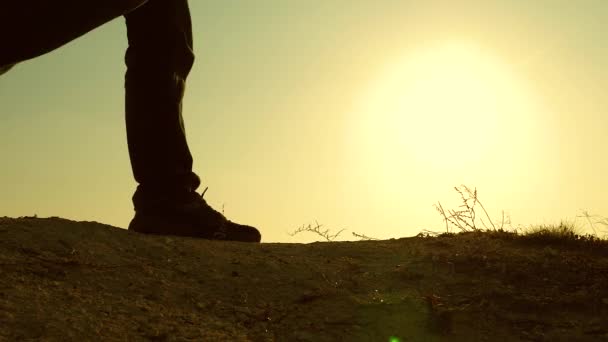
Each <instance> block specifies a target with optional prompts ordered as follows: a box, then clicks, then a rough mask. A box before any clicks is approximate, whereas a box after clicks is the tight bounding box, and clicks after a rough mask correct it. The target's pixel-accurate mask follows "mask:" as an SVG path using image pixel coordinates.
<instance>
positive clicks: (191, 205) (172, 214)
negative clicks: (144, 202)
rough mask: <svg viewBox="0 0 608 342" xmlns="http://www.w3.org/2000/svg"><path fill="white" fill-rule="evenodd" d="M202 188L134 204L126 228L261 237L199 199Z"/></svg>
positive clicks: (214, 237) (241, 238) (236, 238)
mask: <svg viewBox="0 0 608 342" xmlns="http://www.w3.org/2000/svg"><path fill="white" fill-rule="evenodd" d="M206 191H207V189H205V191H203V193H202V194H200V195H199V194H198V193H196V192H194V191H191V192H189V193H188V194H187V195H184V196H183V198H182V199H181V200H179V201H173V202H172V203H171V204H168V203H164V204H156V205H152V206H150V205H149V206H147V207H143V208H142V207H140V208H137V207H136V209H135V217H134V218H133V220H131V223H130V224H129V230H132V231H135V232H138V233H143V234H156V235H176V236H187V237H194V238H202V239H209V240H226V241H242V242H260V240H261V238H262V237H261V234H260V232H259V230H257V229H256V228H254V227H250V226H246V225H241V224H237V223H234V222H232V221H229V220H228V219H226V217H224V215H223V214H221V213H220V212H218V211H216V210H215V209H213V208H211V206H209V204H207V201H205V199H204V198H203V196H204V195H205V192H206ZM136 196H137V194H136ZM159 203H160V202H159Z"/></svg>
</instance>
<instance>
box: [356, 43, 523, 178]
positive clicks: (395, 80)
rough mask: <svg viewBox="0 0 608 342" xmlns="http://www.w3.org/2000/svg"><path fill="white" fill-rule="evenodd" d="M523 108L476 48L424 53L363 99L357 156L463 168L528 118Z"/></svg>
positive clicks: (514, 87)
mask: <svg viewBox="0 0 608 342" xmlns="http://www.w3.org/2000/svg"><path fill="white" fill-rule="evenodd" d="M527 102H528V99H527V97H526V96H525V92H524V91H523V88H522V87H521V86H520V85H519V84H518V82H517V81H516V80H515V79H514V77H513V76H512V74H511V73H510V72H508V68H506V66H504V65H503V64H501V63H500V62H499V61H498V60H496V59H494V58H491V56H488V55H487V54H485V53H484V51H482V50H481V49H480V48H478V47H476V46H475V45H470V44H464V43H462V44H461V43H451V44H444V45H441V46H436V47H433V48H429V49H425V50H422V51H419V52H417V53H413V54H409V55H407V56H406V57H405V58H404V59H403V60H401V61H399V62H398V63H396V64H393V65H390V66H389V67H388V68H387V70H386V71H385V72H384V73H382V74H381V75H380V78H379V80H378V81H377V82H375V83H374V84H373V85H372V87H371V89H370V90H369V91H368V92H367V96H365V98H364V101H363V103H362V104H361V106H360V108H359V110H360V115H359V118H358V123H357V125H358V128H357V131H358V140H359V141H358V145H359V147H360V148H359V149H358V151H359V152H364V151H366V150H367V153H370V154H371V155H374V156H376V157H379V156H384V157H386V158H385V160H386V159H389V160H392V161H393V162H399V160H402V159H407V160H408V161H409V162H410V163H411V161H412V159H414V161H415V162H416V163H417V165H420V163H419V162H423V164H424V165H425V166H427V167H428V166H434V167H441V168H460V167H465V166H466V165H467V164H470V163H471V162H473V161H480V160H482V159H483V157H484V156H485V155H487V154H488V153H491V152H492V149H493V147H494V146H495V145H496V144H498V143H500V139H501V137H503V138H504V137H505V134H504V132H501V128H504V125H505V124H506V123H512V121H513V120H514V118H516V117H521V115H522V114H525V113H526V112H529V108H528V103H527ZM364 153H365V152H364ZM384 166H386V165H384Z"/></svg>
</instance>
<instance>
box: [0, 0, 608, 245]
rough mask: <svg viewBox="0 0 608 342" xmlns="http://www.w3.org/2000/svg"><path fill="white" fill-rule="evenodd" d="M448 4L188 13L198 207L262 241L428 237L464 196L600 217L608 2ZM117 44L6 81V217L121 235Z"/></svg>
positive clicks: (605, 206)
mask: <svg viewBox="0 0 608 342" xmlns="http://www.w3.org/2000/svg"><path fill="white" fill-rule="evenodd" d="M455 3H456V2H454V1H430V0H426V1H406V0H399V1H396V0H395V1H389V0H376V1H352V0H349V1H347V0H318V1H317V0H315V1H284V0H263V1H255V2H253V1H237V0H232V1H222V2H217V1H191V5H190V6H191V11H192V16H193V22H194V34H195V53H196V55H197V61H196V64H195V67H194V69H193V71H192V73H191V75H190V78H189V83H188V89H187V95H186V99H185V101H184V118H185V120H186V129H187V133H188V139H189V143H190V148H191V151H192V153H193V155H194V159H195V171H196V172H197V173H198V174H199V175H200V176H201V178H202V179H203V186H202V188H201V189H200V190H202V189H204V187H206V186H209V190H208V192H207V194H206V195H205V197H206V198H207V199H208V200H209V202H210V203H211V204H212V205H214V206H215V207H217V208H219V209H221V207H222V205H223V206H224V211H225V213H226V215H227V216H228V217H229V218H230V219H232V220H234V221H237V222H244V223H249V224H253V225H257V226H259V227H260V228H261V230H262V234H263V241H266V242H269V241H298V242H307V241H311V240H312V239H313V238H314V236H308V235H307V236H304V235H302V236H296V237H293V238H292V237H290V236H288V235H287V231H290V230H293V229H295V228H297V227H299V226H301V225H303V224H308V223H312V222H314V221H315V220H316V221H318V222H319V223H323V224H324V225H325V226H326V227H327V228H330V229H333V230H335V231H337V230H339V229H342V228H346V229H347V231H346V232H345V233H343V237H344V238H352V236H350V233H351V232H357V233H359V234H365V235H368V236H373V237H378V238H390V237H401V236H411V235H414V234H416V233H418V232H420V231H421V230H422V229H431V230H438V231H440V230H441V229H443V223H442V221H441V218H440V217H439V216H438V214H437V213H436V212H435V210H434V208H433V204H434V203H436V202H437V201H441V202H442V203H444V204H446V205H448V206H454V205H458V202H457V201H456V199H457V194H456V193H455V192H454V191H453V187H454V186H456V185H460V184H467V185H469V186H472V187H477V188H478V190H479V191H480V197H481V199H482V200H483V201H484V204H485V206H486V208H487V209H488V210H489V212H490V214H491V215H492V216H493V217H496V218H497V217H499V216H500V213H501V210H505V211H506V212H508V213H510V215H511V217H512V220H513V223H514V224H522V225H527V224H535V223H554V222H559V220H560V219H574V218H575V216H576V215H578V214H580V210H581V209H582V210H588V211H590V212H592V213H596V214H599V215H607V216H608V201H606V200H605V199H604V198H605V194H606V193H608V181H607V180H606V178H605V175H606V174H608V159H606V158H604V157H603V153H604V150H605V149H606V147H607V146H608V144H607V142H608V141H607V135H606V130H607V129H608V116H607V115H606V114H607V112H608V99H607V97H606V96H605V95H604V94H603V91H604V90H605V89H608V62H607V61H608V44H607V43H606V40H605V37H604V34H605V32H608V2H606V1H603V0H597V1H591V0H582V1H561V0H559V1H558V0H554V1H549V0H545V1H540V0H539V1H523V0H521V1H517V0H516V1H514V0H504V1H459V2H457V3H458V4H457V5H456V4H455ZM125 48H126V38H125V28H124V20H123V19H122V18H120V19H117V20H115V21H113V22H111V23H110V24H108V25H106V26H104V27H101V28H99V29H97V30H95V31H94V32H92V33H90V34H89V35H87V36H85V37H83V38H81V39H78V40H76V41H74V42H72V43H71V44H69V45H67V46H65V47H63V48H62V49H60V50H57V51H55V52H53V53H51V54H48V55H45V56H43V57H41V58H38V59H36V60H33V61H29V62H26V63H23V64H22V65H20V66H18V67H17V68H15V69H14V70H12V71H11V72H9V73H8V74H6V75H4V76H2V77H0V118H1V119H0V120H1V121H0V122H1V123H2V124H1V125H0V155H1V156H2V167H1V168H0V189H2V191H1V192H0V193H2V196H0V216H3V215H7V216H21V215H32V214H38V215H39V216H62V217H66V218H70V219H76V220H95V221H100V222H104V223H108V224H112V225H116V226H120V227H126V226H127V224H128V222H129V220H130V219H131V217H132V215H133V211H132V205H131V201H130V200H131V199H130V197H131V194H132V192H133V190H134V189H135V186H136V184H135V182H134V180H133V179H132V174H131V169H130V164H129V159H128V153H127V149H126V134H125V132H124V117H123V116H124V113H123V84H122V82H123V73H124V69H125V68H124V64H123V62H122V57H123V54H124V49H125ZM580 223H581V224H582V223H583V222H582V221H580ZM353 239H354V238H353Z"/></svg>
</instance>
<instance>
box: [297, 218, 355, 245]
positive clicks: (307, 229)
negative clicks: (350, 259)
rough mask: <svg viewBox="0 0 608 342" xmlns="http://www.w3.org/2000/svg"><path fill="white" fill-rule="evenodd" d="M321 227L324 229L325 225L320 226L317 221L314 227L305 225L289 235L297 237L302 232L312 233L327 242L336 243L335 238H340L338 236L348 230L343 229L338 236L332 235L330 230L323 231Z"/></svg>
mask: <svg viewBox="0 0 608 342" xmlns="http://www.w3.org/2000/svg"><path fill="white" fill-rule="evenodd" d="M321 227H323V225H321V224H319V222H317V221H315V225H314V226H313V225H312V224H309V225H303V226H302V227H300V228H298V229H296V230H294V231H293V232H292V233H287V234H289V235H290V236H295V235H296V234H299V233H302V232H310V233H315V234H317V235H319V236H321V237H323V238H324V239H325V240H327V241H334V239H335V238H337V237H338V235H340V234H341V233H342V232H343V231H345V230H346V229H342V230H340V231H339V232H337V233H336V234H333V235H332V234H330V232H329V229H325V230H321Z"/></svg>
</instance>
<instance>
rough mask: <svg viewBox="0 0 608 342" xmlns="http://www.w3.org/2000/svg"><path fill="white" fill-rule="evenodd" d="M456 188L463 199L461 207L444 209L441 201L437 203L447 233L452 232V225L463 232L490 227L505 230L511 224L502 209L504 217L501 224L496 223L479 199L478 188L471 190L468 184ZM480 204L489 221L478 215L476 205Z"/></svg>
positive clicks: (436, 207)
mask: <svg viewBox="0 0 608 342" xmlns="http://www.w3.org/2000/svg"><path fill="white" fill-rule="evenodd" d="M454 190H456V192H458V194H459V195H460V198H461V200H462V205H460V206H459V207H458V208H460V209H448V210H446V209H444V208H443V206H442V205H441V202H437V204H435V205H434V206H435V209H436V210H437V211H438V212H439V214H440V215H441V216H442V217H443V220H444V222H445V229H446V232H447V233H450V232H451V231H450V225H451V226H455V227H457V228H458V229H460V230H461V231H463V232H467V231H480V230H483V229H485V230H489V229H490V228H491V229H492V230H494V231H496V230H503V229H504V227H505V225H510V224H511V218H510V217H509V216H508V215H506V216H505V212H504V211H502V218H501V221H500V224H499V225H496V224H494V222H493V221H492V219H491V218H490V215H489V214H488V212H487V210H486V208H485V207H484V206H483V204H482V203H481V201H480V200H479V195H478V193H477V188H475V189H474V190H471V189H470V188H469V187H467V186H466V185H461V186H460V187H458V186H456V187H454ZM477 206H479V208H481V210H482V211H483V214H484V215H485V217H486V219H487V223H486V222H485V221H484V219H483V217H479V218H478V216H477V211H476V207H477ZM478 220H479V221H480V222H481V225H482V227H479V226H478V225H477V221H478Z"/></svg>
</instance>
